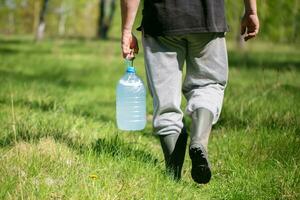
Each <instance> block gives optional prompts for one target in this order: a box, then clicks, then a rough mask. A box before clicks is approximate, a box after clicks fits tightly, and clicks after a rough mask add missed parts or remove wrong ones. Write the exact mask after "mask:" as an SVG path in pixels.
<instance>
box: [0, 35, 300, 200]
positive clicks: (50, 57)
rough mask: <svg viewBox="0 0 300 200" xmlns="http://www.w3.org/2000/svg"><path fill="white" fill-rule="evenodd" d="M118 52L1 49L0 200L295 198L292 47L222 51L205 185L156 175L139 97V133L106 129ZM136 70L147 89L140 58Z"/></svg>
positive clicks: (76, 47)
mask: <svg viewBox="0 0 300 200" xmlns="http://www.w3.org/2000/svg"><path fill="white" fill-rule="evenodd" d="M119 46H120V42H119V41H118V40H107V41H96V40H82V39H81V40H80V39H69V40H62V39H48V40H45V41H44V42H41V43H34V42H32V40H31V39H30V38H29V37H17V36H16V37H4V36H1V37H0V86H1V87H0V163H1V164H0V174H1V176H0V199H299V198H300V194H299V192H300V169H299V168H300V150H299V149H300V52H299V46H292V45H291V46H287V45H273V44H269V43H263V42H258V41H257V42H253V43H252V44H249V45H248V48H247V49H246V50H243V51H241V50H237V49H236V48H235V46H234V44H233V43H230V42H229V43H228V49H229V64H230V74H229V84H228V87H227V89H226V95H225V99H224V107H223V110H222V115H221V118H220V121H219V123H218V124H217V125H215V126H214V128H213V131H212V135H211V138H210V143H209V156H210V161H211V163H212V167H213V177H212V180H211V182H210V183H209V184H207V185H197V184H195V183H194V182H193V181H192V179H191V176H190V168H191V162H190V160H189V158H188V156H186V161H185V164H184V169H183V178H182V180H181V181H179V182H175V181H173V180H172V179H170V178H169V177H168V176H167V175H166V174H165V173H164V162H163V155H162V152H161V149H160V145H159V140H158V138H157V137H156V136H154V135H153V134H152V128H151V116H152V115H151V113H152V110H153V108H152V101H151V97H150V95H149V92H148V94H147V113H148V117H147V118H148V119H149V121H148V123H147V127H146V129H145V130H143V131H140V132H122V131H119V130H118V129H117V128H116V120H115V88H116V84H117V80H118V79H119V78H120V77H121V76H122V74H123V73H124V70H125V66H124V62H123V60H122V59H121V56H120V55H121V52H120V48H119ZM135 65H136V66H137V73H138V74H139V75H140V76H141V77H142V78H143V80H146V78H145V71H144V64H143V53H142V52H141V53H140V54H139V55H138V57H137V59H136V61H135ZM184 105H185V102H183V107H184ZM187 122H188V124H189V123H190V120H187Z"/></svg>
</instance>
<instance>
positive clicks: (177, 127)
mask: <svg viewBox="0 0 300 200" xmlns="http://www.w3.org/2000/svg"><path fill="white" fill-rule="evenodd" d="M142 41H143V46H144V53H145V65H146V73H147V81H148V86H149V89H150V93H151V95H152V97H153V107H154V113H153V128H154V131H155V133H156V134H158V135H167V134H173V133H180V132H181V129H182V127H183V123H182V118H183V112H182V111H181V109H180V105H181V92H183V94H184V96H185V98H186V99H187V107H186V113H187V114H188V115H191V114H192V113H193V111H195V110H196V109H198V108H206V109H208V110H210V111H211V112H212V113H213V115H214V122H213V123H216V122H217V120H218V118H219V116H220V112H221V108H222V102H223V96H224V89H225V87H226V83H227V78H228V61H227V50H226V44H225V37H224V33H199V34H187V35H180V36H159V37H151V36H149V35H146V34H143V38H142ZM185 61H186V76H185V78H184V81H183V83H182V74H183V72H182V70H183V65H184V62H185Z"/></svg>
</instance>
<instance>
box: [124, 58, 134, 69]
mask: <svg viewBox="0 0 300 200" xmlns="http://www.w3.org/2000/svg"><path fill="white" fill-rule="evenodd" d="M133 60H134V58H132V59H127V58H125V63H126V66H127V67H133Z"/></svg>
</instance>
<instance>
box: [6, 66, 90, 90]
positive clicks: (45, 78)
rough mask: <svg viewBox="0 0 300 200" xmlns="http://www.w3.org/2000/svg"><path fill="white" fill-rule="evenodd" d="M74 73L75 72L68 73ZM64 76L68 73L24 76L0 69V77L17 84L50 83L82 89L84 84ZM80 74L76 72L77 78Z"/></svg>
mask: <svg viewBox="0 0 300 200" xmlns="http://www.w3.org/2000/svg"><path fill="white" fill-rule="evenodd" d="M70 73H76V72H74V71H73V72H70ZM65 74H68V72H62V71H57V72H51V73H41V74H38V73H35V74H24V73H22V72H16V71H6V70H1V69H0V77H2V78H3V79H7V80H15V81H17V82H25V83H30V82H38V83H50V84H54V85H57V86H60V87H84V86H86V84H85V83H84V82H82V81H79V80H68V79H67V77H66V76H65ZM79 74H80V72H78V77H79Z"/></svg>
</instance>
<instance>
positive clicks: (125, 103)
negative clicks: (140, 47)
mask: <svg viewBox="0 0 300 200" xmlns="http://www.w3.org/2000/svg"><path fill="white" fill-rule="evenodd" d="M126 63H127V70H126V74H125V75H124V76H123V77H122V78H121V79H120V80H119V82H118V85H117V94H116V97H117V101H116V113H117V126H118V128H119V129H121V130H126V131H135V130H142V129H144V128H145V125H146V90H145V86H144V84H143V81H142V80H141V79H140V78H139V77H138V76H137V75H136V71H135V68H134V67H133V65H132V61H129V60H126Z"/></svg>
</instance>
